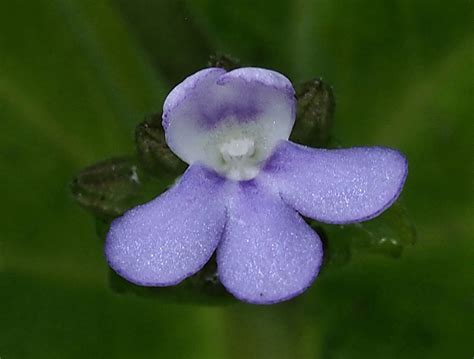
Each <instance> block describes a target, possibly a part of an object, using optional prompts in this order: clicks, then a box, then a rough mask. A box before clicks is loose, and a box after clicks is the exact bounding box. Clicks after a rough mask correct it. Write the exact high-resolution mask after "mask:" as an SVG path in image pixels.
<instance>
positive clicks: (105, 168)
mask: <svg viewBox="0 0 474 359" xmlns="http://www.w3.org/2000/svg"><path fill="white" fill-rule="evenodd" d="M170 182H171V181H163V180H158V179H155V178H153V177H151V176H150V175H149V174H148V173H147V172H146V171H145V170H144V169H143V167H142V166H141V165H140V163H139V162H138V160H137V158H136V157H123V158H112V159H108V160H105V161H102V162H99V163H97V164H95V165H92V166H89V167H86V168H85V169H83V170H82V171H80V172H79V173H78V174H77V175H76V177H75V178H74V179H73V180H72V182H71V184H70V190H71V193H72V195H73V198H74V200H75V201H76V202H77V203H78V204H79V205H81V207H83V208H85V209H86V210H88V211H90V212H91V213H92V214H94V215H95V216H97V217H99V218H102V219H104V218H105V219H108V218H114V217H117V216H120V215H122V214H123V213H124V212H125V211H127V210H128V209H130V208H132V207H135V206H136V205H138V204H142V203H145V202H148V201H149V200H151V199H152V198H154V197H156V196H157V195H159V194H160V193H161V192H163V191H164V190H165V189H166V188H167V186H168V185H169V184H170Z"/></svg>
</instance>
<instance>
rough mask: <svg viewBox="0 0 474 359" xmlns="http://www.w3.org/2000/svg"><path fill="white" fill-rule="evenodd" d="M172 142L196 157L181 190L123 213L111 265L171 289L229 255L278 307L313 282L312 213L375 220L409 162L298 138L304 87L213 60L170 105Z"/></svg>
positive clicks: (378, 151) (166, 116) (252, 294)
mask: <svg viewBox="0 0 474 359" xmlns="http://www.w3.org/2000/svg"><path fill="white" fill-rule="evenodd" d="M163 111H164V112H163V123H162V124H163V128H164V130H165V135H166V141H167V143H168V146H169V147H170V148H171V150H172V151H173V152H174V153H175V154H176V155H177V156H179V157H180V158H181V159H182V160H183V161H185V162H186V163H188V164H189V167H188V169H187V170H186V172H185V173H184V174H183V176H182V177H181V179H180V180H179V181H178V183H177V184H175V185H174V186H173V187H172V188H171V189H169V190H168V191H167V192H165V193H164V194H162V195H160V196H158V197H157V198H155V199H154V200H152V201H151V202H149V203H147V204H144V205H141V206H138V207H135V208H133V209H131V210H129V211H128V212H126V213H125V214H124V215H123V216H122V217H120V218H118V219H116V220H115V221H114V222H113V223H112V224H111V227H110V230H109V232H108V234H107V238H106V244H105V253H106V257H107V259H108V262H109V264H110V266H111V267H112V268H113V269H114V270H115V271H116V272H117V273H118V274H119V275H121V276H122V277H124V278H125V279H127V280H129V281H131V282H133V283H136V284H138V285H142V286H171V285H175V284H177V283H179V282H181V281H182V280H183V279H185V278H186V277H188V276H190V275H192V274H194V273H196V272H197V271H199V270H200V269H201V268H202V267H203V266H204V265H205V264H206V262H207V261H208V260H209V259H210V258H211V256H212V255H213V253H214V252H215V251H216V252H217V256H216V258H217V265H218V275H219V280H220V281H221V282H222V284H223V285H224V286H225V287H226V288H227V290H228V291H229V292H230V293H232V294H233V295H234V296H235V297H237V298H239V299H241V300H243V301H246V302H250V303H258V304H271V303H276V302H280V301H284V300H287V299H290V298H292V297H294V296H296V295H298V294H300V293H302V292H303V291H305V290H306V289H307V288H308V287H309V286H310V285H311V283H312V282H313V280H314V279H315V278H316V276H317V274H318V272H319V268H320V266H321V262H322V257H323V248H322V244H321V241H320V239H319V238H318V235H317V234H316V233H315V232H314V231H313V230H312V229H311V228H310V227H309V225H308V224H306V222H305V221H304V220H303V218H302V217H301V215H303V216H306V217H310V218H313V219H315V220H318V221H321V222H325V223H337V224H345V223H354V222H360V221H365V220H368V219H371V218H373V217H375V216H377V215H379V214H380V213H381V212H383V211H384V210H385V209H387V208H388V207H389V206H390V205H391V204H392V203H393V202H394V201H395V200H396V199H397V197H398V196H399V194H400V192H401V190H402V187H403V184H404V182H405V178H406V175H407V161H406V159H405V157H404V156H403V155H402V154H400V152H398V151H396V150H392V149H389V148H384V147H358V148H349V149H334V150H328V149H315V148H309V147H306V146H302V145H299V144H295V143H292V142H290V141H288V138H289V135H290V133H291V130H292V127H293V124H294V121H295V92H294V89H293V86H292V85H291V83H290V81H289V80H288V79H287V78H286V77H285V76H283V75H281V74H279V73H277V72H275V71H271V70H266V69H260V68H239V69H236V70H233V71H230V72H226V71H225V70H223V69H220V68H207V69H204V70H201V71H199V72H197V73H195V74H194V75H192V76H190V77H188V78H186V79H185V80H184V81H183V82H182V83H180V84H179V85H178V86H176V87H175V88H174V89H173V90H172V91H171V93H170V94H169V95H168V97H167V98H166V100H165V103H164V109H163Z"/></svg>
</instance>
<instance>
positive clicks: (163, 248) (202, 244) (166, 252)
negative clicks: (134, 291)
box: [105, 164, 226, 286]
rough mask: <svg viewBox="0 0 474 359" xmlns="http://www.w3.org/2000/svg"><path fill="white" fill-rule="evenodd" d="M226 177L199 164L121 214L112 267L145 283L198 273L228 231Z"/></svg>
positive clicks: (110, 248)
mask: <svg viewBox="0 0 474 359" xmlns="http://www.w3.org/2000/svg"><path fill="white" fill-rule="evenodd" d="M224 182H225V180H224V179H222V178H221V177H219V176H217V175H216V174H214V173H213V172H210V171H209V170H207V169H205V168H204V167H202V166H200V165H198V164H196V165H193V166H191V167H190V168H188V170H187V171H186V172H185V174H184V175H183V177H182V178H181V179H180V181H179V182H178V184H176V185H175V186H174V187H173V188H171V189H170V190H168V191H167V192H165V193H164V194H162V195H161V196H159V197H157V198H156V199H154V200H153V201H151V202H149V203H147V204H144V205H141V206H138V207H135V208H133V209H131V210H130V211H128V212H126V213H125V214H124V215H123V216H122V217H120V218H118V219H116V220H115V221H114V222H113V223H112V225H111V227H110V230H109V233H108V234H107V238H106V244H105V254H106V257H107V260H108V262H109V264H110V266H111V267H112V268H113V269H114V270H115V271H116V272H117V273H118V274H119V275H121V276H122V277H124V278H125V279H127V280H129V281H131V282H133V283H136V284H139V285H144V286H166V285H173V284H177V283H179V282H180V281H182V280H183V279H185V278H186V277H188V276H190V275H192V274H194V273H196V272H197V271H198V270H199V269H201V268H202V267H203V266H204V264H205V263H206V262H207V261H208V260H209V258H210V257H211V255H212V253H213V252H214V250H215V248H216V247H217V245H218V243H219V240H220V238H221V236H222V233H223V230H224V226H225V220H226V218H225V217H226V214H225V205H224V202H223V198H222V196H221V189H222V186H223V183H224Z"/></svg>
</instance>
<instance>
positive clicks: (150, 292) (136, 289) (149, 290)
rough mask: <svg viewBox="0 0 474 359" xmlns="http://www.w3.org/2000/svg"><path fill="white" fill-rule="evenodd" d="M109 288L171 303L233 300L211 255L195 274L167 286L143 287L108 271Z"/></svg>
mask: <svg viewBox="0 0 474 359" xmlns="http://www.w3.org/2000/svg"><path fill="white" fill-rule="evenodd" d="M109 285H110V288H111V289H112V290H113V291H114V292H116V293H120V294H125V293H133V294H135V295H138V296H142V297H149V298H159V299H160V300H164V301H167V302H172V303H182V304H206V305H221V304H230V303H233V302H235V299H234V298H233V297H232V295H230V294H229V293H228V292H227V291H226V290H225V288H224V286H223V285H222V284H221V283H220V282H219V279H218V278H217V264H216V260H215V256H213V257H212V258H211V259H210V260H209V261H208V262H207V264H206V265H205V266H204V267H203V268H202V269H201V270H200V271H199V272H197V273H196V274H194V275H192V276H191V277H189V278H186V279H185V280H183V281H182V282H181V283H179V284H177V285H174V286H169V287H143V286H139V285H136V284H133V283H131V282H129V281H127V280H126V279H124V278H122V277H120V276H119V275H118V274H116V273H115V272H114V271H113V270H110V272H109Z"/></svg>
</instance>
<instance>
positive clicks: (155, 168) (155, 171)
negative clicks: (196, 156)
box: [135, 113, 186, 179]
mask: <svg viewBox="0 0 474 359" xmlns="http://www.w3.org/2000/svg"><path fill="white" fill-rule="evenodd" d="M161 118H162V116H161V114H158V113H157V114H153V115H151V116H150V117H148V118H147V119H146V120H145V121H143V122H142V123H140V124H138V126H137V127H136V128H135V144H136V147H137V152H138V158H139V160H140V163H141V164H142V165H143V167H144V168H145V169H146V170H147V171H148V172H149V173H150V174H152V175H153V176H155V177H159V178H161V179H170V178H176V177H177V176H179V175H180V174H182V173H183V172H184V170H185V168H186V164H185V163H184V162H182V161H181V160H180V159H179V158H178V157H177V156H176V155H175V154H174V153H173V152H171V150H170V149H169V147H168V145H167V143H166V139H165V133H164V130H163V126H162V125H161Z"/></svg>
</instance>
